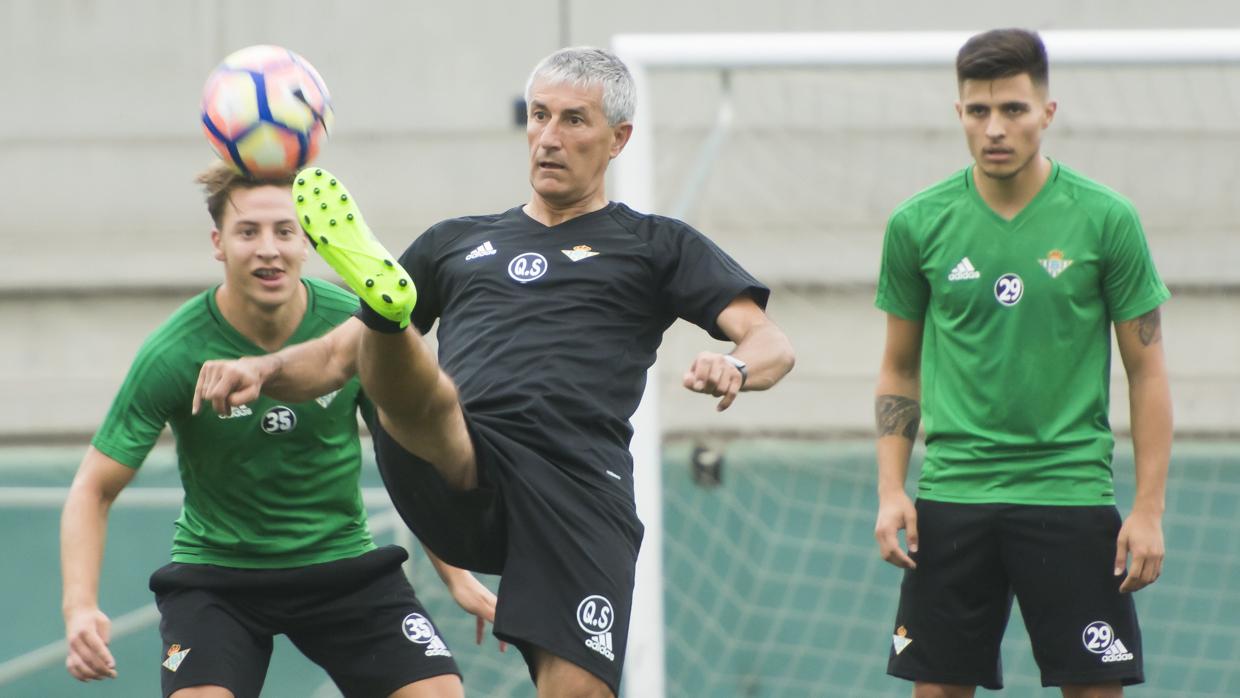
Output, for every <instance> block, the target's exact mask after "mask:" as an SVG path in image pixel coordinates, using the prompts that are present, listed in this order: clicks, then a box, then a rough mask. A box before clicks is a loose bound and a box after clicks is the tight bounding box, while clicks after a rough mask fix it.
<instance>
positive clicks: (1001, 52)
mask: <svg viewBox="0 0 1240 698" xmlns="http://www.w3.org/2000/svg"><path fill="white" fill-rule="evenodd" d="M1021 73H1028V74H1029V79H1030V80H1032V81H1033V84H1035V85H1038V86H1040V87H1045V86H1046V85H1047V83H1048V82H1049V80H1050V77H1049V68H1048V63H1047V60H1046V46H1045V45H1044V44H1043V43H1042V37H1040V36H1038V33H1037V32H1035V31H1029V30H1028V29H992V30H990V31H988V32H983V33H981V34H976V35H974V36H972V37H970V38H969V40H968V41H966V42H964V46H961V47H960V52H959V53H957V54H956V82H957V84H963V83H964V81H965V80H998V79H1000V78H1010V77H1014V76H1016V75H1020V74H1021Z"/></svg>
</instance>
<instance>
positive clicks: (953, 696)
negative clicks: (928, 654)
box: [913, 681, 977, 698]
mask: <svg viewBox="0 0 1240 698" xmlns="http://www.w3.org/2000/svg"><path fill="white" fill-rule="evenodd" d="M975 691H977V686H962V685H958V684H950V683H924V682H921V681H918V682H917V685H916V686H914V687H913V698H973V693H974V692H975Z"/></svg>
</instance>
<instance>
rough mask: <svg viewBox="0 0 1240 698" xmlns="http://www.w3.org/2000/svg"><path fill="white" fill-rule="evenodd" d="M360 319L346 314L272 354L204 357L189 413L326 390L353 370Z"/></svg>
mask: <svg viewBox="0 0 1240 698" xmlns="http://www.w3.org/2000/svg"><path fill="white" fill-rule="evenodd" d="M362 327H363V325H362V321H361V320H358V319H357V318H349V319H348V320H346V321H345V322H344V323H342V324H341V325H340V326H338V327H336V329H334V330H332V331H331V332H328V333H327V334H325V335H323V336H322V337H319V338H317V339H313V340H310V341H309V342H303V343H301V344H294V345H293V346H291V347H285V348H284V349H281V350H280V351H278V352H276V353H274V354H266V355H264V356H246V357H243V358H240V359H234V360H229V361H208V362H206V363H204V364H203V365H202V370H200V371H199V373H198V385H197V386H195V388H194V404H193V413H194V414H198V411H199V410H200V409H201V407H202V403H204V402H209V403H211V407H212V409H214V410H215V411H216V413H217V414H228V413H229V412H230V411H231V410H232V408H233V407H236V406H238V405H244V404H246V403H248V402H251V401H253V400H255V399H257V398H258V396H259V394H260V393H261V394H265V395H270V396H272V397H275V398H276V399H279V400H287V401H289V402H304V401H306V400H312V399H314V398H316V397H319V396H320V395H324V394H326V393H330V392H331V391H333V390H336V389H337V388H339V387H341V386H343V385H344V384H345V383H346V382H348V380H349V379H350V378H352V377H353V376H354V375H356V374H357V347H358V340H359V338H360V337H361V333H362Z"/></svg>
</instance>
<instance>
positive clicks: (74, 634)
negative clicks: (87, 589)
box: [65, 608, 116, 681]
mask: <svg viewBox="0 0 1240 698" xmlns="http://www.w3.org/2000/svg"><path fill="white" fill-rule="evenodd" d="M111 635H112V621H111V620H109V619H108V617H107V616H106V615H104V613H103V611H100V610H99V609H98V608H86V609H82V610H80V611H74V612H69V613H66V614H65V639H66V640H67V641H68V643H69V656H68V657H67V658H66V659H65V668H66V669H68V670H69V673H70V674H71V675H72V676H73V678H75V679H77V680H78V681H97V680H99V679H114V678H116V660H115V659H113V658H112V653H111V652H110V651H108V641H109V638H110V637H111Z"/></svg>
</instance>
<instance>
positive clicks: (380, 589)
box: [61, 164, 495, 698]
mask: <svg viewBox="0 0 1240 698" xmlns="http://www.w3.org/2000/svg"><path fill="white" fill-rule="evenodd" d="M199 182H200V183H202V184H203V185H204V188H205V190H206V193H207V207H208V210H209V212H210V214H211V217H212V219H213V221H214V223H215V227H214V229H213V230H212V231H211V241H212V243H213V245H214V247H215V257H216V259H218V260H220V261H221V262H223V263H224V282H223V283H222V284H221V285H219V286H217V287H215V288H213V289H210V290H208V291H205V292H203V293H201V294H199V295H197V296H195V297H194V298H192V299H190V300H189V301H188V302H187V303H186V304H185V305H183V306H182V307H181V308H180V309H179V310H177V311H176V312H175V313H174V314H173V315H172V317H170V318H169V319H168V320H167V321H166V322H165V323H164V324H163V325H162V326H161V327H160V328H159V329H158V330H156V331H155V333H154V334H152V335H151V336H150V337H149V338H148V339H147V341H146V342H145V344H144V345H143V346H142V348H141V349H140V350H139V352H138V356H137V358H136V359H135V361H134V363H133V366H132V367H131V369H130V372H129V375H128V377H127V378H126V380H125V382H124V384H123V385H122V387H121V389H120V392H119V393H118V395H117V397H116V399H115V401H114V402H113V405H112V408H111V410H110V411H109V413H108V416H107V418H106V419H105V421H104V423H103V425H102V426H101V427H100V429H99V431H98V433H96V435H95V437H94V439H93V440H92V445H91V447H90V449H89V450H88V451H87V454H86V456H85V458H84V459H83V461H82V464H81V467H80V469H79V470H78V474H77V477H76V478H75V479H74V482H73V486H72V488H71V489H70V493H69V496H68V499H67V501H66V502H65V508H64V513H63V516H62V521H61V560H62V567H63V577H64V617H65V632H66V636H67V639H68V643H69V656H68V658H67V660H66V667H67V669H68V671H69V673H70V674H72V675H73V676H74V677H75V678H77V679H79V680H82V681H90V680H96V679H103V678H108V677H115V676H116V675H117V674H116V672H117V669H116V664H115V661H114V659H113V657H112V655H111V653H110V652H109V650H108V640H109V628H110V622H109V620H108V617H107V616H106V615H105V614H104V613H103V612H102V611H101V610H100V609H99V602H98V588H99V573H100V564H101V561H102V557H103V547H104V538H105V535H106V528H107V517H108V511H109V509H110V507H111V504H112V502H113V501H114V500H115V499H116V496H117V495H118V494H119V493H120V491H121V490H122V489H124V487H125V486H126V485H128V484H129V482H130V481H131V480H132V479H133V478H134V476H135V475H136V474H137V470H138V468H139V467H140V466H141V465H142V462H143V461H144V460H145V458H146V456H147V453H148V452H149V451H150V449H151V447H152V446H153V445H154V443H155V441H156V439H157V438H158V437H159V434H160V432H161V431H162V430H163V428H164V425H165V424H168V425H170V426H171V428H172V432H173V435H174V436H175V438H176V449H177V460H178V466H179V468H180V473H181V481H182V484H183V485H184V488H185V501H184V506H183V508H182V511H181V516H180V517H179V518H178V519H177V521H176V525H175V529H174V534H173V544H172V563H171V564H169V565H167V566H165V567H163V568H161V569H159V570H158V571H156V572H155V574H154V575H152V577H151V583H150V584H151V589H152V591H154V592H155V594H156V600H157V603H158V605H159V609H160V613H161V615H162V621H161V624H160V634H161V636H162V638H163V644H164V655H163V656H161V657H160V661H161V662H162V667H161V668H160V669H159V671H160V674H161V683H162V690H163V695H164V696H170V695H175V696H178V697H179V698H186V697H189V696H193V697H198V698H223V697H228V696H235V697H236V698H242V697H245V696H257V695H258V694H259V691H260V690H261V688H262V685H263V680H264V677H265V674H266V671H267V664H268V661H269V660H270V656H271V651H272V638H273V636H274V635H276V634H286V635H288V637H289V638H290V639H291V640H292V641H293V643H294V644H295V645H297V647H298V648H299V649H300V650H301V651H302V652H303V653H304V654H305V655H306V656H307V657H308V658H310V659H311V660H312V661H314V662H316V663H317V664H319V665H320V666H322V667H323V668H324V669H326V670H327V672H328V673H329V675H330V676H331V678H332V679H333V680H334V681H335V682H336V684H337V686H338V687H339V688H340V689H341V691H342V692H343V693H344V694H345V695H346V696H400V697H402V698H439V697H444V698H447V697H451V696H461V695H462V688H461V681H460V677H459V672H458V670H457V667H456V664H455V661H454V660H453V659H452V654H451V652H450V651H449V650H448V648H447V646H446V645H445V644H444V642H443V639H442V638H441V637H440V636H439V634H438V633H437V631H436V630H435V627H434V625H433V624H432V623H431V621H430V619H429V614H427V612H426V610H425V609H424V608H423V607H422V606H421V604H420V603H419V602H418V599H417V597H416V596H415V595H414V592H413V588H412V587H411V586H410V585H409V582H408V580H407V579H406V578H405V576H404V574H403V573H402V570H401V563H402V562H403V561H404V560H405V559H406V557H407V554H406V553H405V551H404V550H402V549H401V548H399V547H396V546H387V547H382V548H376V546H375V544H374V541H373V540H372V539H371V534H370V530H369V528H368V527H367V523H366V512H365V509H364V508H363V505H362V497H361V492H360V490H359V488H358V479H359V476H360V470H361V445H360V443H359V441H358V425H357V414H358V411H359V410H361V411H362V413H363V415H364V416H366V417H367V419H368V420H370V419H371V415H370V412H371V409H372V408H371V407H370V405H369V403H368V402H367V401H366V398H365V397H364V396H363V394H362V393H361V388H360V385H359V382H358V381H357V379H353V380H352V381H349V382H348V383H346V384H344V385H343V386H341V387H340V389H339V390H335V391H332V392H329V393H327V394H325V395H321V396H317V399H311V400H308V401H306V402H301V403H280V402H277V401H275V400H271V399H268V398H260V399H258V400H254V401H252V402H250V403H248V404H246V405H239V406H237V407H234V408H233V409H232V410H231V412H230V413H228V414H221V415H216V414H214V413H201V414H197V415H194V414H191V402H192V396H193V393H194V389H195V381H196V380H197V376H198V371H199V368H200V366H201V365H202V363H203V361H205V360H206V359H208V358H218V357H220V356H230V357H242V356H250V355H261V354H265V353H267V352H269V351H274V350H276V349H279V348H280V347H283V346H285V345H287V344H291V343H297V342H302V341H306V340H308V339H312V338H314V337H318V336H321V335H323V334H325V333H326V332H328V331H329V330H331V329H332V328H334V327H335V326H337V325H338V324H340V323H341V322H343V321H345V320H346V319H348V318H349V317H350V316H351V315H352V313H353V312H354V311H355V310H356V309H357V299H356V298H355V297H354V296H353V295H352V294H349V293H347V292H345V291H343V290H341V289H339V288H337V287H335V286H333V285H331V284H328V283H326V282H322V281H318V280H314V279H303V278H301V267H302V263H303V261H304V260H305V258H306V256H307V250H308V247H307V244H306V239H305V236H304V235H303V234H302V232H301V229H300V228H299V227H298V224H297V214H296V212H295V210H294V207H293V204H292V201H291V200H290V197H289V186H290V183H291V179H286V180H275V179H263V180H258V179H250V178H246V177H243V176H242V175H239V174H236V173H234V172H232V171H231V170H229V169H228V168H227V167H225V166H224V165H222V164H219V165H216V166H215V167H213V168H211V169H209V170H208V171H206V172H204V173H203V174H202V175H201V176H200V177H199ZM432 559H433V560H434V562H435V564H436V567H437V569H438V571H439V573H440V575H441V576H442V577H443V579H444V582H445V583H446V584H447V585H448V586H449V588H450V589H451V590H452V594H453V596H454V598H455V599H456V600H457V602H458V603H459V604H460V605H461V606H462V607H463V608H465V609H466V610H467V611H469V612H470V613H473V614H475V615H477V616H478V617H479V624H480V625H481V623H483V622H484V621H483V619H486V620H493V619H494V612H495V610H494V609H495V597H494V595H493V594H491V592H490V591H488V590H487V589H486V588H485V587H483V586H482V585H481V584H480V583H479V582H478V581H477V580H476V579H474V577H473V576H472V575H471V574H469V573H468V572H465V571H464V570H460V569H457V568H453V567H449V566H447V565H445V564H443V563H442V562H440V561H438V560H435V559H434V558H432ZM481 632H482V630H481V627H480V628H479V638H481ZM152 668H154V667H152Z"/></svg>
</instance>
